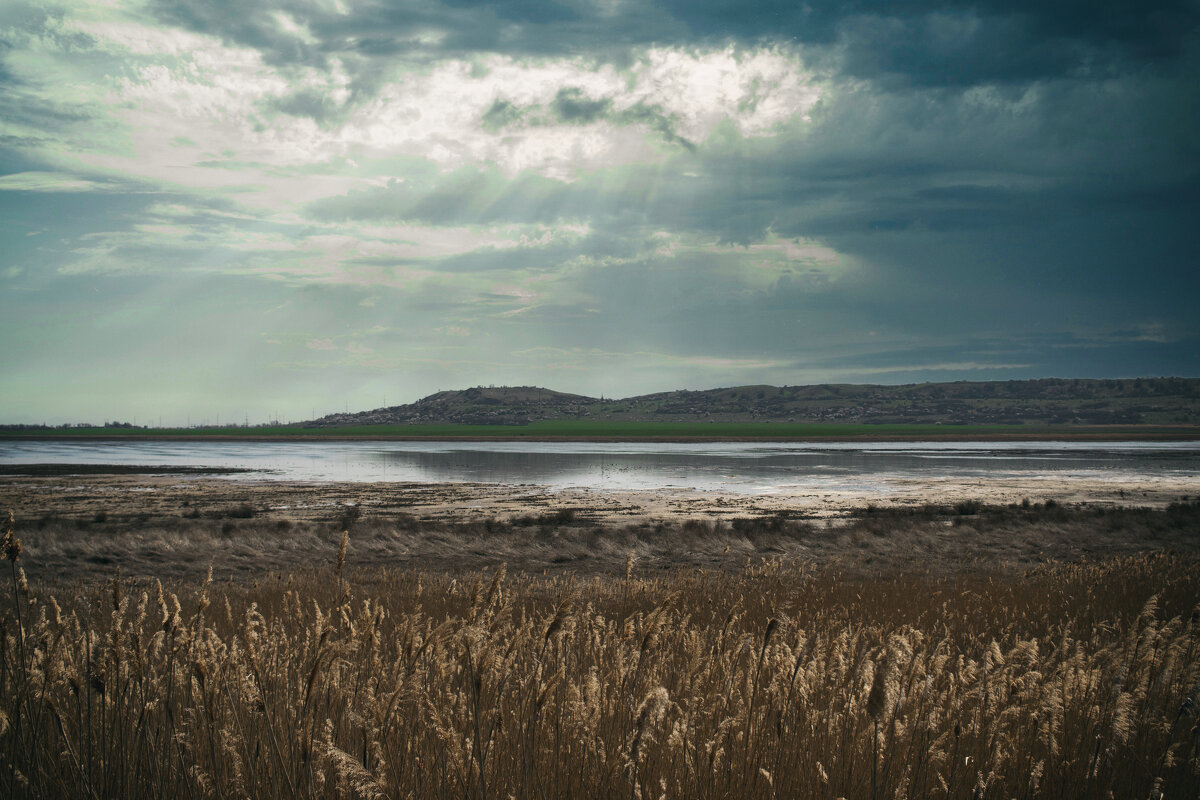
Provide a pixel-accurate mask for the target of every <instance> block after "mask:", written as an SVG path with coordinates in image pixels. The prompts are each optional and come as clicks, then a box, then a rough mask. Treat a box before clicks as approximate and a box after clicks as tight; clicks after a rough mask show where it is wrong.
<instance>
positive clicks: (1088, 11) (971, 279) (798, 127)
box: [0, 0, 1200, 422]
mask: <svg viewBox="0 0 1200 800" xmlns="http://www.w3.org/2000/svg"><path fill="white" fill-rule="evenodd" d="M1198 19H1200V12H1198V11H1197V7H1196V5H1195V3H1193V2H1187V1H1186V0H1180V2H1162V3H1156V4H1149V5H1147V4H1139V5H1136V6H1135V5H1131V4H1126V3H1100V4H1099V5H1096V4H1086V5H1081V4H1078V3H1075V2H1051V3H1021V2H1007V3H1001V2H976V3H961V2H956V3H950V2H920V1H918V2H905V3H899V4H897V3H887V4H883V3H870V2H863V3H842V2H840V3H832V2H816V3H807V4H795V3H783V2H776V1H775V0H767V1H764V2H759V3H750V4H747V3H741V2H739V3H733V2H725V1H724V0H722V1H721V2H716V1H711V2H705V1H704V0H702V1H701V2H687V3H684V2H673V1H672V2H666V1H664V2H656V3H655V2H638V1H636V0H604V1H603V2H583V1H582V0H560V1H557V2H541V1H540V0H514V1H513V2H495V3H487V4H482V5H478V4H465V3H458V2H420V1H419V2H413V3H404V4H389V3H374V2H355V0H311V1H304V0H288V1H286V2H276V3H268V4H254V7H253V8H248V7H246V5H245V4H242V3H234V2H215V1H211V2H202V3H198V2H194V0H187V1H186V2H184V1H183V0H180V1H179V2H137V1H136V0H113V1H112V2H108V3H103V4H100V3H85V2H77V3H62V4H55V3H37V4H32V3H31V4H23V3H20V2H13V3H7V4H5V5H4V6H3V8H0V108H3V109H4V111H3V113H0V243H2V247H0V291H2V294H0V344H2V345H3V347H4V349H5V352H6V353H8V354H10V355H9V358H8V359H7V360H8V361H9V364H8V368H7V370H6V373H7V374H6V376H5V378H4V385H5V389H6V391H5V392H4V395H3V398H0V417H3V418H4V419H8V420H13V421H41V419H42V418H43V417H45V418H47V419H56V420H57V419H79V418H83V417H88V418H95V419H97V420H99V419H100V418H102V417H109V418H114V417H117V416H121V417H123V418H127V417H130V416H133V415H136V414H140V415H141V417H142V418H144V419H152V418H154V417H155V415H157V414H167V415H170V416H171V421H176V422H178V421H181V419H180V418H181V417H183V415H185V414H188V413H194V414H195V415H196V416H197V417H200V418H204V417H205V416H207V417H210V418H212V417H215V415H216V414H218V413H221V414H224V415H225V416H226V418H232V417H235V416H245V415H249V416H250V417H251V418H256V419H264V418H266V417H267V416H273V415H275V414H280V415H282V416H291V417H294V418H300V417H307V416H308V415H309V413H310V412H311V411H312V410H314V409H315V410H317V411H318V412H320V411H325V410H333V409H335V408H339V407H343V406H345V405H350V406H353V407H360V406H373V405H379V404H380V403H381V402H382V400H383V398H384V397H385V396H386V397H387V398H388V400H389V401H390V402H399V401H404V400H412V399H415V398H416V397H418V396H420V395H422V394H425V393H427V392H429V391H433V390H436V389H439V388H449V387H454V386H463V385H474V384H479V383H509V384H513V383H532V384H541V385H547V386H551V387H554V388H559V389H564V390H570V391H579V392H585V393H592V394H599V393H604V394H608V395H627V394H633V393H638V392H644V391H655V390H663V389H671V388H678V387H684V386H687V387H706V386H715V385H722V384H725V385H728V384H734V383H753V382H771V383H779V384H789V383H791V384H794V383H802V382H815V381H878V382H899V381H903V382H908V381H918V380H941V379H960V378H973V377H978V378H996V377H1034V376H1045V375H1063V376H1073V375H1074V376H1116V375H1133V374H1183V375H1195V374H1200V357H1198V356H1197V355H1196V354H1197V353H1198V352H1200V347H1198V346H1197V345H1198V344H1200V341H1198V339H1200V337H1198V335H1197V334H1198V331H1197V322H1196V316H1195V313H1194V310H1193V307H1194V305H1195V302H1196V300H1197V299H1198V298H1200V291H1198V290H1200V278H1198V277H1197V274H1198V272H1197V269H1196V263H1195V253H1196V252H1197V251H1198V247H1197V245H1200V241H1198V237H1197V234H1196V233H1195V232H1194V231H1195V227H1196V226H1195V224H1194V220H1195V219H1197V218H1200V202H1198V201H1200V188H1197V187H1200V181H1198V180H1197V178H1198V177H1200V175H1198V174H1197V173H1198V166H1200V153H1198V152H1197V151H1198V149H1200V145H1198V144H1197V139H1196V137H1195V131H1196V130H1198V129H1200V91H1198V89H1197V88H1196V87H1197V84H1196V81H1195V76H1196V75H1197V74H1200V45H1198V42H1200V38H1198V36H1197V34H1198V32H1200V28H1198V25H1197V22H1198Z"/></svg>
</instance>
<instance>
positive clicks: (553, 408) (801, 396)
mask: <svg viewBox="0 0 1200 800" xmlns="http://www.w3.org/2000/svg"><path fill="white" fill-rule="evenodd" d="M558 419H587V420H597V421H600V420H608V421H621V422H635V421H647V422H648V421H654V422H699V421H712V422H842V423H879V424H946V425H966V424H974V425H979V424H1023V423H1035V424H1057V425H1062V424H1084V425H1176V424H1185V425H1187V424H1200V378H1119V379H1095V378H1038V379H1032V380H1012V381H955V382H951V383H911V384H900V385H886V384H845V383H842V384H834V383H826V384H812V385H799V386H787V385H785V386H771V385H768V384H754V385H747V386H730V387H722V388H716V389H700V390H687V389H681V390H676V391H669V392H655V393H652V394H645V395H637V396H634V397H627V398H622V399H609V398H603V397H601V398H595V397H588V396H586V395H579V394H571V393H568V392H558V391H555V390H553V389H546V388H542V387H538V386H487V387H484V386H475V387H471V388H468V389H452V390H446V391H439V392H435V393H433V394H431V395H428V396H426V397H423V398H421V399H420V400H417V401H416V402H413V403H408V404H405V405H397V406H389V407H385V408H377V409H373V410H369V411H359V412H350V413H338V414H330V415H327V416H324V417H321V418H319V419H316V420H311V421H309V422H305V423H301V425H302V426H304V427H314V428H326V427H338V426H343V425H416V424H447V423H449V424H472V425H525V424H529V423H531V422H539V421H543V420H558Z"/></svg>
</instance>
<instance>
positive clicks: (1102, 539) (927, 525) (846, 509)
mask: <svg viewBox="0 0 1200 800" xmlns="http://www.w3.org/2000/svg"><path fill="white" fill-rule="evenodd" d="M1198 489H1200V487H1197V486H1196V485H1195V484H1194V482H1190V481H1187V480H1182V479H1172V478H1147V479H1144V480H1139V481H1132V480H1127V481H1122V482H1115V481H1105V480H1098V479H1095V478H1076V477H1070V476H1065V477H1057V478H1054V479H1047V480H1037V481H1029V480H1027V479H1026V480H1015V479H1004V478H1000V479H995V478H989V479H986V480H985V479H978V480H965V479H955V478H944V479H935V480H930V479H925V480H920V481H916V480H913V481H899V480H898V481H894V482H892V483H890V484H888V485H886V486H885V487H883V490H882V491H881V490H880V488H879V487H878V486H876V487H873V488H871V489H870V490H866V489H864V490H861V491H853V490H843V491H838V492H830V491H813V492H805V491H795V492H788V493H776V494H758V495H751V494H736V493H723V492H699V491H691V490H653V491H607V490H606V491H599V490H592V489H586V488H578V489H568V490H550V489H547V488H545V487H539V486H532V485H499V484H468V483H442V484H425V483H321V484H307V483H289V482H279V481H263V480H245V479H237V478H235V479H229V478H214V477H211V476H206V475H197V474H169V475H167V474H157V475H145V474H97V473H95V472H92V473H89V474H78V475H63V474H49V475H47V474H33V475H6V476H3V477H0V510H3V509H12V510H13V512H14V515H15V517H16V520H17V526H18V528H19V529H20V530H21V532H22V533H21V535H22V539H23V541H24V544H25V553H24V555H23V557H22V561H23V563H24V565H25V569H26V571H27V572H29V573H30V574H31V576H36V577H38V578H40V579H42V580H49V581H53V582H59V581H72V580H75V579H81V578H87V577H99V576H101V575H104V574H110V573H112V572H114V571H115V569H116V568H117V567H118V566H120V567H121V569H122V572H123V574H125V575H129V576H144V577H179V578H189V577H192V576H196V575H199V574H201V573H202V572H205V571H207V569H208V568H209V566H210V565H211V566H212V568H213V570H214V573H215V574H217V575H219V576H222V575H225V576H229V577H234V576H253V575H258V574H267V573H272V572H275V573H280V572H287V571H290V570H295V569H297V568H303V567H305V566H317V565H322V564H324V563H326V562H327V561H328V560H329V559H330V558H332V557H333V554H335V553H336V549H337V544H338V542H339V541H340V538H341V533H342V531H344V530H348V531H349V532H350V537H351V548H350V552H349V556H348V558H349V564H350V565H351V566H352V567H353V566H355V565H359V566H381V565H391V566H398V567H417V568H422V569H436V570H451V571H458V570H462V571H470V570H477V569H480V568H484V567H488V566H493V565H497V564H499V563H508V564H509V565H510V567H512V568H518V569H524V570H529V571H532V572H553V573H562V572H574V573H578V574H585V575H586V574H605V573H612V574H615V573H616V572H619V571H620V569H621V568H622V565H623V564H624V562H625V560H626V558H627V557H628V555H629V554H630V553H633V554H635V555H636V556H637V558H639V559H640V562H641V563H643V564H644V565H646V566H647V568H650V569H656V570H663V571H669V570H672V569H677V568H695V567H700V568H712V569H732V568H737V567H741V566H744V565H745V564H746V563H747V561H755V560H762V559H771V558H777V559H804V560H810V561H814V562H818V563H828V562H833V561H837V562H839V563H841V564H843V565H847V566H849V567H852V568H855V569H862V570H897V569H913V568H920V569H937V570H959V569H963V568H969V567H972V566H981V565H986V566H988V567H989V568H994V567H1004V566H1016V567H1027V566H1030V565H1033V564H1037V563H1041V562H1044V561H1048V560H1064V559H1066V560H1075V559H1081V558H1097V557H1105V556H1111V555H1119V554H1128V553H1134V552H1143V551H1148V550H1172V551H1178V552H1193V551H1200V513H1198V512H1197V509H1198V508H1200V505H1198V504H1197V503H1196V502H1195V501H1196V500H1197V499H1200V498H1197V490H1198Z"/></svg>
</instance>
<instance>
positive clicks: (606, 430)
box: [0, 420, 1200, 441]
mask: <svg viewBox="0 0 1200 800" xmlns="http://www.w3.org/2000/svg"><path fill="white" fill-rule="evenodd" d="M0 438H23V439H30V438H34V439H36V438H52V439H72V438H76V439H78V438H87V439H93V438H111V439H126V438H172V439H178V438H187V439H190V438H196V439H206V438H212V439H217V438H223V439H280V438H285V439H286V438H295V439H505V440H511V439H517V440H520V439H529V440H560V439H561V440H597V441H605V440H622V441H628V440H639V439H643V440H663V441H671V440H714V439H717V440H719V439H730V440H771V439H779V440H819V439H862V440H878V439H883V440H925V439H982V440H988V439H995V440H1005V439H1081V438H1082V439H1107V440H1117V439H1200V427H1197V426H1194V425H1175V426H1162V425H884V424H879V425H874V424H836V423H791V422H758V423H743V422H614V421H603V420H600V421H595V420H546V421H541V422H532V423H529V424H527V425H458V424H441V425H342V426H336V427H328V428H309V427H301V426H298V425H281V426H276V427H255V428H243V427H223V428H222V427H204V428H125V427H106V428H61V429H60V428H22V429H0Z"/></svg>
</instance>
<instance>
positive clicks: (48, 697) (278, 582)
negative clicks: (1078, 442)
mask: <svg viewBox="0 0 1200 800" xmlns="http://www.w3.org/2000/svg"><path fill="white" fill-rule="evenodd" d="M347 546H348V543H347V542H346V540H345V539H343V542H342V545H341V550H340V553H338V554H336V556H335V554H334V553H330V554H329V555H328V556H326V559H327V560H328V561H329V562H330V566H329V567H327V568H324V569H314V570H312V571H310V572H306V573H297V574H294V575H292V576H290V577H287V578H274V579H269V580H264V581H261V582H259V583H257V584H249V585H246V584H236V585H235V584H224V585H220V584H214V583H213V582H212V581H211V579H210V580H208V581H205V582H203V583H201V584H200V585H198V586H193V587H191V588H188V589H181V588H180V587H178V586H168V587H163V586H159V585H155V584H145V583H137V582H130V581H123V580H121V579H120V577H119V576H117V577H115V578H113V579H111V580H109V581H107V582H106V583H105V584H104V585H97V584H93V585H90V586H88V587H83V588H81V590H80V592H79V593H77V594H76V596H75V597H74V598H73V600H72V602H71V603H69V604H68V605H67V607H63V606H62V605H61V604H60V603H59V602H58V601H57V600H55V599H54V598H51V597H45V596H42V595H39V593H38V592H37V591H36V587H34V588H33V589H31V588H30V587H27V586H24V585H23V583H22V579H21V573H20V571H19V564H18V560H19V555H20V547H19V541H18V540H17V538H16V535H15V532H13V531H12V530H11V528H10V530H9V532H8V534H7V535H6V538H5V540H4V546H3V553H4V555H5V556H6V558H7V559H8V561H9V570H8V571H9V572H10V573H11V577H10V580H9V582H10V583H11V587H10V589H9V590H7V591H6V594H7V595H9V597H8V600H7V603H6V605H5V607H4V610H3V614H2V615H0V796H5V797H64V798H65V797H71V798H75V797H83V798H87V797H91V798H124V797H187V798H207V797H213V798H216V797H220V798H226V797H255V798H274V797H330V798H335V797H338V798H340V797H364V798H365V797H371V798H381V797H388V798H404V797H418V798H450V797H454V798H479V799H480V800H483V799H484V798H509V797H513V798H547V797H553V798H589V797H590V798H660V797H668V798H776V797H828V798H835V797H848V798H859V797H861V798H866V797H872V798H902V797H914V796H920V797H935V798H941V797H947V798H948V797H956V798H957V797H981V798H988V797H995V798H1010V797H1021V798H1044V797H1054V798H1058V797H1065V796H1072V797H1081V798H1087V797H1095V798H1101V797H1110V796H1112V797H1135V798H1136V797H1149V796H1151V793H1152V792H1158V793H1159V794H1160V795H1162V794H1165V796H1167V797H1195V796H1197V793H1198V792H1200V754H1198V746H1200V739H1198V731H1197V716H1196V715H1197V706H1196V703H1197V693H1198V691H1200V652H1198V650H1200V615H1198V614H1197V611H1196V603H1197V600H1198V599H1200V598H1198V596H1197V594H1198V587H1200V562H1197V561H1196V560H1195V559H1193V558H1185V557H1180V556H1172V555H1163V554H1159V555H1144V556H1137V557H1130V558H1123V559H1115V560H1108V561H1104V562H1100V563H1091V564H1056V565H1049V566H1045V567H1042V568H1039V569H1036V570H1032V571H1029V572H1025V573H1021V574H1011V573H988V572H976V573H971V574H960V575H952V576H935V575H919V574H906V575H897V574H881V575H877V576H865V577H864V576H861V575H858V576H853V577H852V576H849V575H846V574H844V573H842V572H839V570H838V569H837V568H835V567H823V568H819V569H818V568H814V567H812V566H811V565H805V564H783V563H779V562H776V563H767V564H760V565H757V566H750V567H747V568H746V569H744V570H742V571H740V572H737V573H732V574H727V573H711V572H703V571H688V572H679V573H676V574H672V575H668V576H660V577H644V576H639V575H638V573H637V571H636V563H635V562H634V560H633V559H630V561H629V563H628V566H627V568H626V569H625V570H624V572H623V573H622V574H619V575H617V576H613V577H610V578H593V579H589V580H581V579H575V578H572V577H569V576H568V577H554V578H539V577H536V576H531V575H528V574H514V575H508V574H507V573H506V571H505V570H503V569H500V570H495V571H491V572H488V573H479V574H475V575H471V576H468V577H465V578H464V577H463V576H452V575H448V574H443V573H423V572H419V571H399V570H387V569H376V570H372V571H369V572H367V571H363V570H358V571H354V570H348V569H346V568H345V548H346V547H347ZM350 546H351V547H352V544H350Z"/></svg>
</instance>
